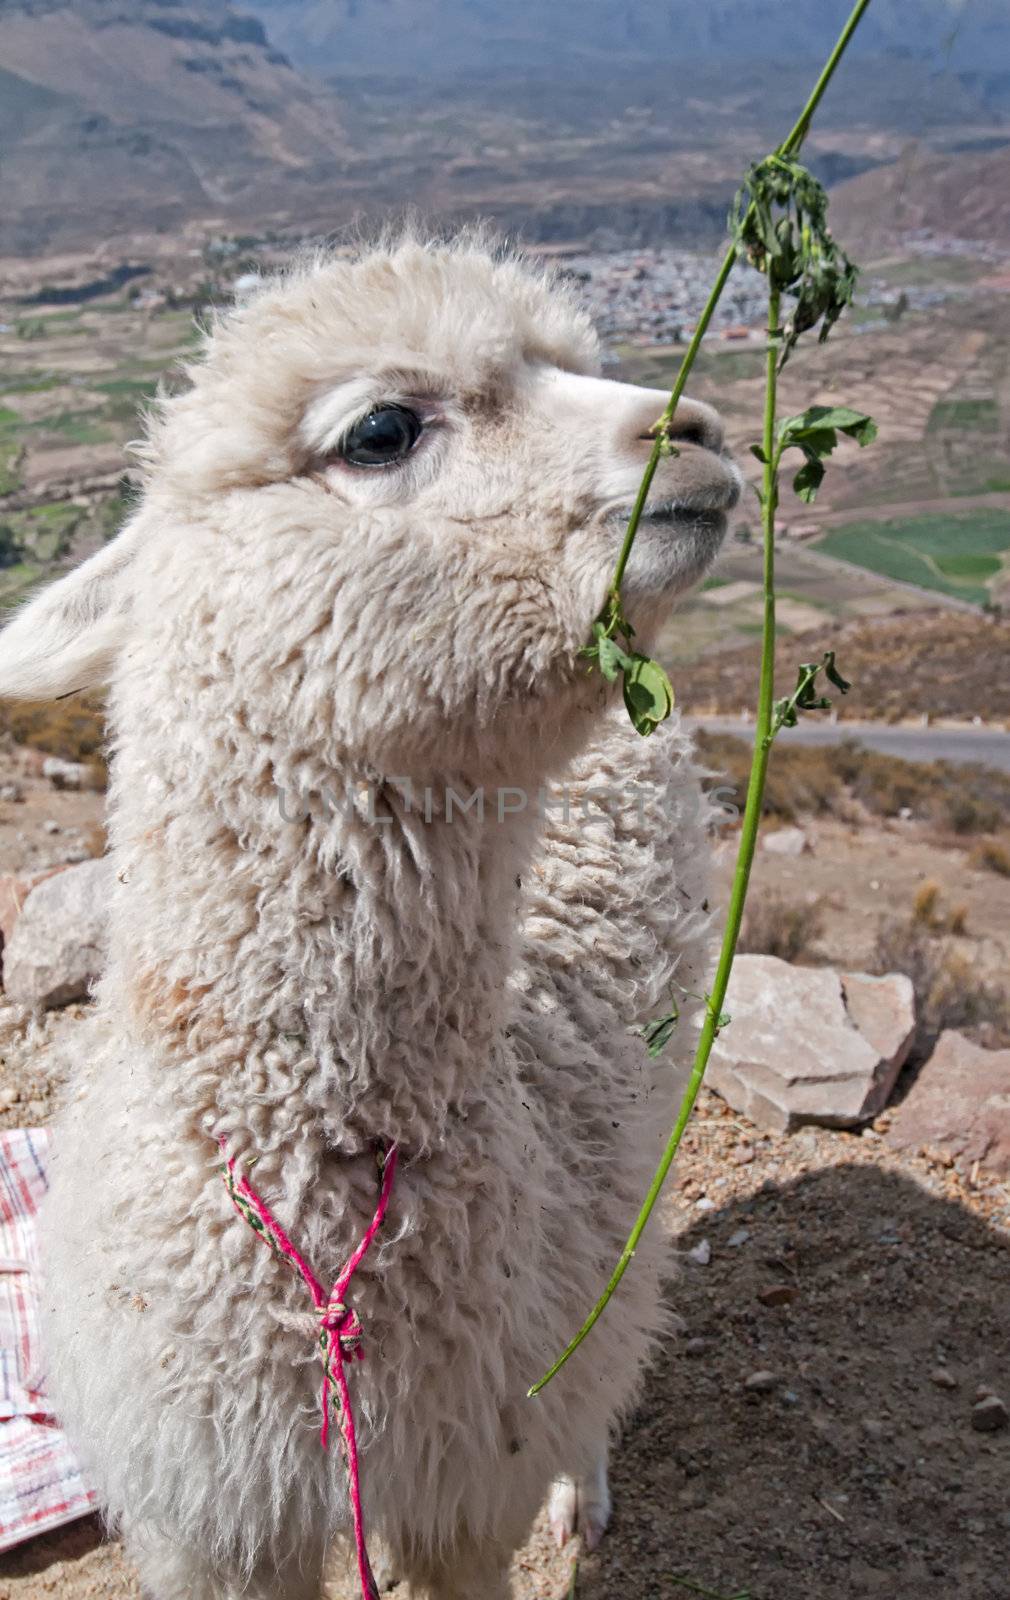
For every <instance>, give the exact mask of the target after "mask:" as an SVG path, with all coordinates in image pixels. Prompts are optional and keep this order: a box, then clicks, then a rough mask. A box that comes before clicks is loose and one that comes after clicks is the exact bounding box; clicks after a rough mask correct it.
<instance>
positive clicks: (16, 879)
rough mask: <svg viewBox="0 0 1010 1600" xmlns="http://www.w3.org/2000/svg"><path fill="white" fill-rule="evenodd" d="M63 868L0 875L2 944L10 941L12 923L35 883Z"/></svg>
mask: <svg viewBox="0 0 1010 1600" xmlns="http://www.w3.org/2000/svg"><path fill="white" fill-rule="evenodd" d="M62 870H63V868H62V866H60V867H49V868H47V870H46V871H45V872H30V873H25V874H21V875H19V874H18V873H14V872H9V873H6V874H4V875H3V876H2V877H0V933H2V934H3V942H4V945H5V946H6V945H8V944H9V943H10V939H11V935H12V934H13V932H14V924H15V923H16V922H17V920H18V917H19V916H20V915H21V910H22V907H23V906H24V903H25V901H26V900H27V898H28V896H29V894H30V893H31V891H32V890H33V889H34V888H35V885H36V884H37V883H42V882H43V880H44V879H46V878H51V877H53V875H54V873H57V872H62Z"/></svg>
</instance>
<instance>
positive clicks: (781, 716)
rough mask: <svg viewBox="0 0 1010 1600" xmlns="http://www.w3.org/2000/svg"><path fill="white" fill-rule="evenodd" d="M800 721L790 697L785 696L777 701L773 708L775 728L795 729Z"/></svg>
mask: <svg viewBox="0 0 1010 1600" xmlns="http://www.w3.org/2000/svg"><path fill="white" fill-rule="evenodd" d="M799 720H800V719H799V716H798V715H797V712H796V707H795V706H794V705H793V702H792V700H791V699H790V698H789V697H788V696H785V697H784V698H783V699H781V700H776V702H775V704H774V705H773V707H772V724H773V726H775V727H779V728H795V726H796V724H797V723H798V722H799Z"/></svg>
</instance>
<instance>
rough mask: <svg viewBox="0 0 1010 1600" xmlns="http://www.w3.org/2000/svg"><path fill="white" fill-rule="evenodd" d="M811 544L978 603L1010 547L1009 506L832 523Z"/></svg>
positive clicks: (886, 574) (889, 575) (984, 597)
mask: <svg viewBox="0 0 1010 1600" xmlns="http://www.w3.org/2000/svg"><path fill="white" fill-rule="evenodd" d="M817 548H818V549H819V550H822V551H824V553H825V555H829V556H837V557H838V558H839V559H840V560H842V561H851V562H853V563H854V564H855V565H856V566H859V567H866V568H868V569H869V570H870V571H871V572H879V573H881V574H882V576H884V577H887V578H898V579H900V580H901V581H903V582H905V583H914V584H917V585H918V586H919V588H920V589H937V590H939V591H940V592H941V593H942V594H949V595H954V596H955V597H956V598H957V599H959V600H971V601H974V602H975V604H977V605H984V604H985V602H986V601H987V600H989V599H990V591H989V588H988V580H989V579H991V578H994V577H996V575H997V574H998V573H999V572H1000V571H1001V569H1002V566H1003V559H1002V558H1003V556H1004V555H1005V553H1006V551H1008V550H1010V512H1008V511H969V512H964V513H962V514H961V515H960V516H947V515H932V516H922V517H910V518H904V519H897V518H896V519H895V520H893V521H889V522H850V523H847V524H846V525H845V526H844V527H839V528H832V530H831V531H830V533H828V534H826V535H825V537H824V538H823V539H821V540H819V541H818V545H817Z"/></svg>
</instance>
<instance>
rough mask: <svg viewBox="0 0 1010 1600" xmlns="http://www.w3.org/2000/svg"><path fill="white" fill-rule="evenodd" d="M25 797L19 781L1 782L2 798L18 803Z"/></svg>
mask: <svg viewBox="0 0 1010 1600" xmlns="http://www.w3.org/2000/svg"><path fill="white" fill-rule="evenodd" d="M24 797H25V795H24V790H23V789H22V787H21V785H20V784H19V783H0V800H8V801H11V802H12V803H16V802H17V801H19V800H23V799H24Z"/></svg>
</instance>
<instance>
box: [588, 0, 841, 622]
mask: <svg viewBox="0 0 1010 1600" xmlns="http://www.w3.org/2000/svg"><path fill="white" fill-rule="evenodd" d="M869 4H870V0H857V4H856V5H855V6H854V7H853V9H852V12H851V14H850V16H849V20H848V22H846V24H845V27H844V28H843V29H842V31H841V33H840V34H839V35H838V39H837V40H836V42H835V47H834V49H833V50H832V52H831V54H830V55H829V57H828V59H827V61H826V62H825V63H824V67H823V70H822V71H821V75H820V77H819V78H818V80H817V82H816V83H815V84H814V87H813V89H812V90H811V91H810V96H809V98H808V100H807V103H806V105H805V106H804V107H803V110H802V111H801V112H800V114H799V116H798V117H797V119H796V122H795V123H794V124H793V127H792V128H791V129H790V131H789V133H787V135H786V137H785V138H784V139H783V141H782V143H781V144H780V145H779V146H778V148H777V149H776V151H775V154H776V155H779V156H786V155H795V154H796V152H797V151H798V150H799V148H800V146H801V145H802V143H803V141H804V139H805V138H806V136H807V133H808V131H809V128H810V123H811V120H812V119H813V115H814V112H815V111H816V110H817V107H818V106H819V105H820V103H821V100H822V99H823V97H824V92H825V90H826V89H827V87H828V84H829V83H830V82H831V80H832V78H833V77H834V75H835V72H836V70H837V68H838V64H839V62H840V61H841V59H842V56H843V55H844V54H845V51H846V49H847V47H848V44H849V40H850V39H851V38H852V35H853V34H854V33H855V31H856V29H857V28H858V26H859V24H860V22H861V20H862V17H863V14H864V12H865V11H866V9H867V7H868V6H869ZM735 262H736V246H735V245H731V246H730V248H729V249H728V250H727V252H726V254H725V256H724V257H723V261H722V265H721V266H720V268H719V271H718V273H717V274H716V279H715V282H714V283H713V285H712V289H711V292H710V294H709V297H708V299H707V300H706V302H705V306H704V309H703V311H702V313H701V316H700V317H699V319H698V325H697V327H696V328H695V330H694V332H693V334H692V335H691V342H690V343H689V345H688V347H687V349H686V350H685V351H684V356H683V359H682V361H681V363H680V366H679V368H678V369H677V376H676V378H675V379H674V383H673V388H672V389H671V391H670V398H669V400H668V401H667V402H666V405H665V406H664V408H663V411H662V414H661V416H660V417H659V418H658V419H657V421H656V442H655V444H654V445H653V447H652V451H651V453H650V455H649V459H648V462H647V463H646V467H645V472H644V473H643V475H642V481H641V483H640V484H639V486H638V493H637V495H636V496H635V503H634V505H633V506H632V509H631V516H630V517H629V518H628V526H627V528H626V529H625V531H624V542H623V543H622V545H621V551H620V554H619V556H618V558H617V566H616V567H615V568H614V579H613V583H612V585H611V592H612V593H613V594H617V595H619V594H620V590H621V584H622V583H623V582H624V573H625V569H626V567H627V565H628V558H629V556H630V555H631V547H632V545H633V544H634V542H635V536H636V534H637V533H638V524H639V523H640V522H641V520H642V513H643V511H644V510H645V502H646V501H647V500H648V498H649V490H650V489H651V488H652V480H653V478H654V477H655V476H656V468H657V467H658V466H659V462H660V459H661V457H662V454H663V438H664V435H665V433H666V430H667V427H668V426H669V424H670V422H671V421H672V419H673V414H674V412H675V411H676V409H677V406H678V405H679V404H680V401H681V398H682V397H683V394H684V389H685V388H686V386H687V380H688V376H689V374H690V371H691V368H692V367H693V366H694V363H695V360H696V358H697V355H698V351H699V350H700V349H701V342H702V340H703V339H704V337H705V335H706V333H707V332H708V328H709V323H710V322H711V321H712V318H713V316H714V315H715V309H716V307H717V306H718V304H719V301H720V300H721V299H722V294H723V290H724V289H725V287H726V284H727V283H728V282H729V275H730V273H731V272H732V271H733V266H734V263H735Z"/></svg>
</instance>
